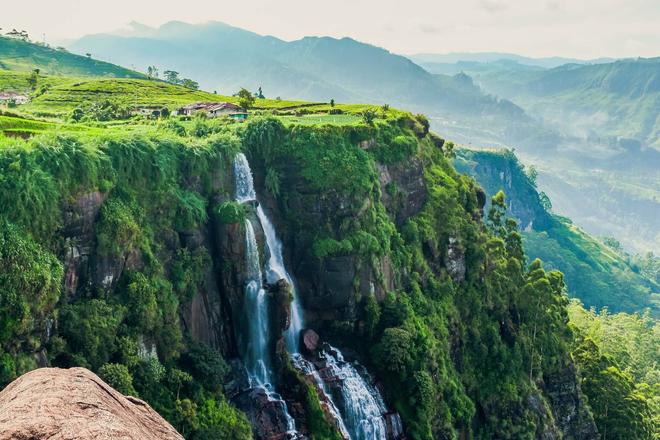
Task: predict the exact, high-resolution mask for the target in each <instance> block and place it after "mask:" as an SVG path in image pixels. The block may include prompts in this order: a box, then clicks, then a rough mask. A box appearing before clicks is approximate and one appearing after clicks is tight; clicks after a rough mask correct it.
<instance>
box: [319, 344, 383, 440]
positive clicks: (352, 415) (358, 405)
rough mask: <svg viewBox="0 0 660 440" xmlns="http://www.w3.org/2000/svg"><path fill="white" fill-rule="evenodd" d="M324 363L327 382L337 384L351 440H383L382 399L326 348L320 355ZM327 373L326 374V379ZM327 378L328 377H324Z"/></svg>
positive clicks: (371, 387)
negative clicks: (331, 381) (329, 379)
mask: <svg viewBox="0 0 660 440" xmlns="http://www.w3.org/2000/svg"><path fill="white" fill-rule="evenodd" d="M320 357H321V359H323V360H324V361H325V363H326V368H327V370H328V371H327V372H325V375H326V377H327V378H331V379H332V380H333V381H334V382H335V383H337V382H338V383H339V384H340V385H339V391H340V392H339V394H340V396H341V400H340V402H339V405H340V411H341V413H342V414H343V418H344V420H343V421H344V424H345V425H346V426H347V427H348V431H349V434H350V438H351V439H352V440H381V439H382V440H385V439H386V438H387V428H386V426H385V418H384V417H383V415H384V414H385V413H386V412H387V408H386V407H385V403H384V402H383V398H382V397H381V396H380V393H379V392H378V390H376V389H375V388H374V387H373V386H372V385H371V384H370V383H369V382H368V381H367V380H365V378H364V377H362V375H360V373H358V371H357V369H356V367H355V366H354V365H353V364H351V363H350V362H346V361H345V360H344V357H343V355H342V354H341V352H340V351H339V350H337V349H336V348H334V347H330V349H329V350H323V351H322V352H321V356H320ZM328 373H330V374H329V375H328ZM328 376H329V377H328Z"/></svg>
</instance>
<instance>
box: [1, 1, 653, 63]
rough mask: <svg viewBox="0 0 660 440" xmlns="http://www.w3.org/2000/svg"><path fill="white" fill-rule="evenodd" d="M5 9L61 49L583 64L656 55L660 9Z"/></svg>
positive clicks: (160, 4)
mask: <svg viewBox="0 0 660 440" xmlns="http://www.w3.org/2000/svg"><path fill="white" fill-rule="evenodd" d="M3 3H5V4H4V5H3V7H2V9H3V10H2V14H1V16H0V27H2V28H3V29H11V28H14V27H15V28H17V29H19V30H20V29H25V30H27V31H28V32H29V33H30V34H31V36H32V38H33V39H34V40H37V41H41V40H42V39H43V38H44V34H45V39H46V41H47V42H50V43H52V44H53V43H54V44H57V43H60V42H63V41H65V40H68V39H73V38H78V37H81V36H83V35H86V34H93V33H102V32H111V31H116V30H118V29H121V28H122V27H125V26H126V25H127V24H128V23H130V22H132V21H137V22H139V23H143V24H146V25H149V26H159V25H161V24H163V23H166V22H168V21H171V20H179V21H185V22H190V23H198V22H205V21H210V20H215V21H222V22H225V23H227V24H230V25H233V26H238V27H242V28H245V29H247V30H251V31H253V32H256V33H259V34H269V35H273V36H276V37H278V38H282V39H285V40H293V39H298V38H301V37H304V36H307V35H328V36H333V37H345V36H350V37H352V38H355V39H357V40H360V41H364V42H368V43H371V44H375V45H379V46H382V47H385V48H387V49H388V50H391V51H393V52H396V53H402V54H413V53H422V52H433V53H446V52H480V51H496V52H514V53H518V54H522V55H528V56H535V57H540V56H564V57H576V58H585V59H588V58H597V57H637V56H646V57H649V56H656V55H657V54H658V53H660V31H659V30H658V23H660V2H658V1H656V0H602V1H599V0H585V1H580V2H571V1H566V0H532V1H527V0H510V1H505V0H466V1H463V2H458V1H446V0H440V1H438V0H413V1H407V2H401V1H398V0H383V1H379V2H373V1H365V0H336V1H334V2H310V1H303V0H284V1H266V0H245V1H243V2H241V3H240V7H238V6H237V4H236V3H235V2H229V1H226V0H190V1H186V2H178V1H177V2H174V1H166V0H160V1H153V0H147V1H139V2H137V1H132V0H115V1H112V2H108V1H100V0H87V1H83V0H48V1H46V0H38V1H36V2H12V3H9V4H8V2H6V0H5V1H3Z"/></svg>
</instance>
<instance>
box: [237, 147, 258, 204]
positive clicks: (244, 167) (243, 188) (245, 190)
mask: <svg viewBox="0 0 660 440" xmlns="http://www.w3.org/2000/svg"><path fill="white" fill-rule="evenodd" d="M234 179H235V181H236V201H237V202H240V203H245V202H249V201H252V200H257V195H256V193H255V192H254V182H253V180H252V170H251V169H250V164H249V163H248V161H247V157H245V154H243V153H238V154H237V155H236V158H235V159H234Z"/></svg>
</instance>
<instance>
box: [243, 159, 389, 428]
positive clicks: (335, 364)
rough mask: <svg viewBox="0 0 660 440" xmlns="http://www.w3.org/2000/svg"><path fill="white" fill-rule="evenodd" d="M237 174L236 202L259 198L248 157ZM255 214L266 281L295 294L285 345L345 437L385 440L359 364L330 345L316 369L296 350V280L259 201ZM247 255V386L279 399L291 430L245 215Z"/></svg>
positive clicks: (299, 315) (300, 319)
mask: <svg viewBox="0 0 660 440" xmlns="http://www.w3.org/2000/svg"><path fill="white" fill-rule="evenodd" d="M234 175H235V179H236V201H238V202H240V203H246V202H253V201H256V200H257V196H256V192H255V190H254V183H253V179H252V171H251V170H250V165H249V163H248V161H247V158H246V157H245V155H244V154H243V153H239V154H238V155H237V156H236V159H235V161H234ZM256 211H257V217H258V219H259V223H260V224H261V228H262V229H263V231H264V235H265V236H266V248H267V251H268V258H267V260H266V267H265V273H266V281H267V282H268V283H276V282H278V281H279V280H281V279H284V280H286V281H287V283H288V284H289V286H290V287H291V291H292V295H293V299H292V302H291V317H290V325H289V328H288V329H287V330H286V332H285V334H284V336H285V340H286V344H287V349H288V351H289V353H291V355H292V356H291V357H292V360H293V364H294V366H295V367H296V368H298V369H299V370H300V371H302V372H303V373H305V374H306V375H308V376H311V377H312V378H313V380H314V382H315V383H316V388H317V391H318V392H319V393H320V395H321V397H322V398H323V402H325V403H326V404H327V405H326V408H327V410H328V412H329V413H330V415H331V416H332V417H333V418H334V419H335V421H336V427H337V429H338V430H339V431H340V432H341V434H342V436H343V437H344V438H347V439H349V440H386V439H387V428H386V423H385V417H384V415H385V414H386V412H387V408H386V407H385V404H384V402H383V399H382V397H381V395H380V393H379V392H378V390H377V389H375V388H374V387H373V386H372V385H371V383H370V380H369V377H368V374H366V372H365V373H364V374H363V375H361V374H360V373H359V372H358V369H362V367H361V366H360V365H359V364H357V363H356V364H352V363H350V362H346V361H345V360H344V357H343V355H342V353H341V352H340V351H339V350H338V349H336V348H334V347H330V348H329V349H327V350H323V351H322V352H321V354H320V358H321V361H322V362H323V363H324V364H325V367H324V368H322V369H319V368H318V367H317V366H316V365H315V364H313V363H312V362H310V361H308V360H306V359H305V358H304V357H303V356H302V355H301V354H300V353H299V338H300V332H301V331H302V329H303V326H304V316H303V309H302V306H301V304H300V300H299V298H298V292H297V289H296V283H295V282H294V280H293V278H292V277H291V275H290V274H289V272H288V271H287V270H286V266H285V264H284V258H283V253H282V242H281V241H280V240H279V239H278V237H277V234H276V231H275V228H274V227H273V224H272V223H271V221H270V219H269V218H268V216H267V215H266V213H265V212H264V210H263V209H262V208H261V206H260V205H259V204H257V209H256ZM245 230H246V234H245V235H246V248H247V252H246V256H247V266H248V267H247V269H248V280H247V283H246V287H245V294H246V306H247V307H248V316H247V319H249V323H248V325H249V332H248V333H249V334H248V337H249V341H248V347H247V352H246V359H245V363H246V368H247V370H248V374H249V376H250V383H251V386H259V387H263V388H265V389H267V390H268V392H269V397H270V398H271V399H272V400H273V401H277V402H281V404H282V405H283V408H284V412H285V415H286V417H287V420H289V431H290V432H292V433H295V423H294V421H293V419H292V418H291V416H290V415H289V413H288V410H287V408H286V403H285V402H284V401H283V400H281V398H280V397H279V395H277V394H276V393H275V392H274V390H273V387H272V383H273V380H272V366H271V362H270V358H269V350H268V346H267V344H268V341H269V340H270V338H269V334H268V332H269V325H268V297H267V295H266V292H265V289H264V287H263V278H262V276H263V275H262V271H261V267H260V264H261V263H260V258H259V249H258V247H257V241H256V238H255V233H254V228H253V225H252V223H251V222H250V221H249V220H246V222H245ZM395 416H396V417H397V418H396V420H395V421H394V425H396V426H393V428H392V434H393V435H394V437H393V438H398V437H399V435H400V434H401V433H402V428H401V426H400V419H398V414H396V415H395Z"/></svg>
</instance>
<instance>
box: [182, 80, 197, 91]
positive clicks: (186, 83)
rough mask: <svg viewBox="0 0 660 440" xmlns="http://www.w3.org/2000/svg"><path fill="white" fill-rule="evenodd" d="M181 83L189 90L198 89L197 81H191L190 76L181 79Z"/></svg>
mask: <svg viewBox="0 0 660 440" xmlns="http://www.w3.org/2000/svg"><path fill="white" fill-rule="evenodd" d="M181 85H182V86H183V87H185V88H187V89H190V90H198V89H199V83H198V82H197V81H193V80H192V79H190V78H183V79H182V80H181Z"/></svg>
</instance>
